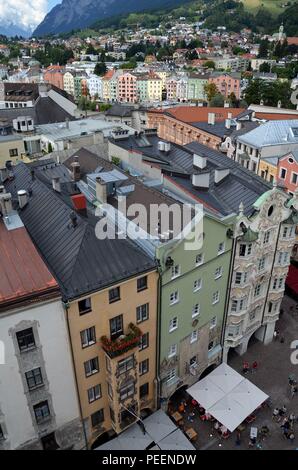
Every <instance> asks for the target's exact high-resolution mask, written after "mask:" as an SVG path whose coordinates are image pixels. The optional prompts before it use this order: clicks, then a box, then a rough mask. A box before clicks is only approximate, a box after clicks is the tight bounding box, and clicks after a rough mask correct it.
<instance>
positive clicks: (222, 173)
mask: <svg viewBox="0 0 298 470" xmlns="http://www.w3.org/2000/svg"><path fill="white" fill-rule="evenodd" d="M229 174H230V170H229V169H228V168H226V169H225V168H222V169H220V170H215V172H214V183H215V184H218V183H220V182H221V181H223V180H224V179H225V178H226V177H227V176H228V175H229Z"/></svg>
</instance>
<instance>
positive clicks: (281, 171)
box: [279, 168, 287, 180]
mask: <svg viewBox="0 0 298 470" xmlns="http://www.w3.org/2000/svg"><path fill="white" fill-rule="evenodd" d="M286 175H287V170H286V169H285V168H281V169H280V174H279V177H280V178H282V179H283V180H284V179H285V177H286Z"/></svg>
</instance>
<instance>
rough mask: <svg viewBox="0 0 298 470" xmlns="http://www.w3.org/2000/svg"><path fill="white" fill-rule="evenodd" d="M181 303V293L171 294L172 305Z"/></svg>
mask: <svg viewBox="0 0 298 470" xmlns="http://www.w3.org/2000/svg"><path fill="white" fill-rule="evenodd" d="M177 302H179V292H178V291H177V290H176V291H175V292H172V293H171V294H170V305H173V304H176V303H177Z"/></svg>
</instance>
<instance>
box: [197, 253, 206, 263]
mask: <svg viewBox="0 0 298 470" xmlns="http://www.w3.org/2000/svg"><path fill="white" fill-rule="evenodd" d="M203 263H204V254H203V253H200V254H199V255H197V256H196V266H200V265H201V264H203Z"/></svg>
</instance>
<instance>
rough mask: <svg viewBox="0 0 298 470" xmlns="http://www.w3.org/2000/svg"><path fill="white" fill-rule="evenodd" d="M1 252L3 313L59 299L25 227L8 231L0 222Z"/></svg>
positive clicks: (50, 277) (0, 282) (56, 286)
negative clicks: (9, 309)
mask: <svg viewBox="0 0 298 470" xmlns="http://www.w3.org/2000/svg"><path fill="white" fill-rule="evenodd" d="M0 251H1V270H0V310H4V309H8V308H12V307H15V306H16V305H18V304H19V305H23V304H24V303H25V304H27V303H35V302H37V301H39V300H42V299H44V298H47V297H50V296H58V295H59V287H58V284H57V282H56V281H55V279H54V278H53V276H52V275H51V274H50V272H49V270H48V269H47V267H46V265H45V264H44V262H43V261H42V259H41V257H40V255H39V254H38V252H37V250H36V248H35V246H34V244H33V243H32V241H31V239H30V237H29V235H28V233H27V231H26V229H25V227H20V228H16V229H14V230H7V228H6V226H5V224H4V222H3V221H2V220H0Z"/></svg>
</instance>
